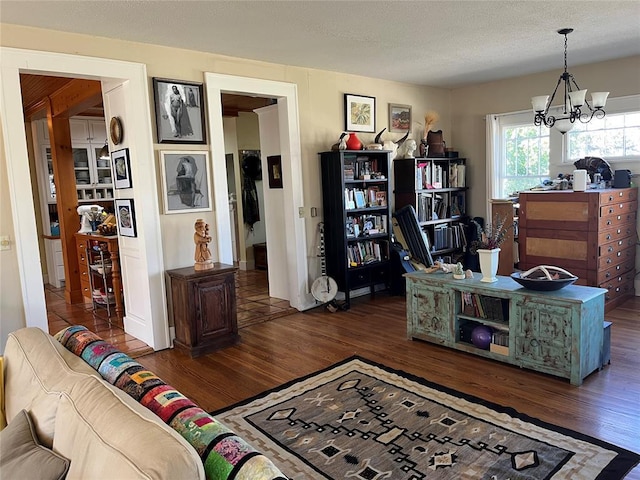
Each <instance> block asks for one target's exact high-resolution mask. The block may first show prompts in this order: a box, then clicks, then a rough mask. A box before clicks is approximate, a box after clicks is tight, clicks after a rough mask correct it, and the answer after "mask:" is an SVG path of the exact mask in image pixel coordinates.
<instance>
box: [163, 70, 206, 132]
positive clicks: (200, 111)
mask: <svg viewBox="0 0 640 480" xmlns="http://www.w3.org/2000/svg"><path fill="white" fill-rule="evenodd" d="M203 94H204V88H203V86H202V83H192V82H184V81H181V80H169V79H166V78H154V79H153V95H154V98H155V104H156V129H157V134H158V143H190V144H204V143H206V131H205V120H204V110H205V108H204V95H203Z"/></svg>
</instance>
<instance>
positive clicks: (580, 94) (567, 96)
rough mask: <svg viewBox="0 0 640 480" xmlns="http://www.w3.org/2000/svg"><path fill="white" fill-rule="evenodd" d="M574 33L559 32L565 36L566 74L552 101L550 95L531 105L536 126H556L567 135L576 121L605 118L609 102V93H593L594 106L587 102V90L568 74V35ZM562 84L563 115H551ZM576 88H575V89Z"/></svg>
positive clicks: (553, 94) (569, 31) (562, 75)
mask: <svg viewBox="0 0 640 480" xmlns="http://www.w3.org/2000/svg"><path fill="white" fill-rule="evenodd" d="M571 32H573V29H572V28H563V29H561V30H558V33H559V34H560V35H564V72H563V73H562V74H561V75H560V78H558V82H557V83H556V88H555V89H554V90H553V93H552V94H551V100H549V96H548V95H541V96H537V97H533V98H532V99H531V103H532V105H533V111H534V118H533V123H534V125H535V126H541V125H545V126H546V127H548V128H551V127H553V126H554V125H555V126H556V127H557V128H558V130H560V132H562V133H566V132H568V131H569V130H571V128H573V124H574V123H575V121H576V119H577V120H580V122H581V123H588V122H590V121H591V120H592V119H593V117H595V118H598V119H601V118H604V116H605V111H604V106H605V103H606V101H607V96H608V95H609V92H593V93H592V94H591V97H592V103H593V106H592V105H591V104H590V103H589V102H588V101H587V99H586V98H585V97H586V94H587V91H586V90H581V89H580V87H579V86H578V83H577V82H576V80H575V78H574V77H573V75H571V74H570V73H569V72H568V67H567V35H568V34H570V33H571ZM560 83H562V84H563V86H564V102H563V105H562V115H560V116H555V115H549V109H550V108H551V105H552V104H553V100H554V99H555V96H556V93H557V92H558V87H559V86H560ZM574 87H575V88H574ZM584 105H586V106H587V109H588V112H584V113H583V111H582V107H583V106H584Z"/></svg>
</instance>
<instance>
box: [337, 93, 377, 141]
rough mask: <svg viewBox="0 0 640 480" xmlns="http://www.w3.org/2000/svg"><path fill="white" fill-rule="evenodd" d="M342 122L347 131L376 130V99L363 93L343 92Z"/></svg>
mask: <svg viewBox="0 0 640 480" xmlns="http://www.w3.org/2000/svg"><path fill="white" fill-rule="evenodd" d="M344 123H345V130H347V131H349V132H371V133H373V132H375V131H376V99H375V97H367V96H364V95H352V94H350V93H345V94H344Z"/></svg>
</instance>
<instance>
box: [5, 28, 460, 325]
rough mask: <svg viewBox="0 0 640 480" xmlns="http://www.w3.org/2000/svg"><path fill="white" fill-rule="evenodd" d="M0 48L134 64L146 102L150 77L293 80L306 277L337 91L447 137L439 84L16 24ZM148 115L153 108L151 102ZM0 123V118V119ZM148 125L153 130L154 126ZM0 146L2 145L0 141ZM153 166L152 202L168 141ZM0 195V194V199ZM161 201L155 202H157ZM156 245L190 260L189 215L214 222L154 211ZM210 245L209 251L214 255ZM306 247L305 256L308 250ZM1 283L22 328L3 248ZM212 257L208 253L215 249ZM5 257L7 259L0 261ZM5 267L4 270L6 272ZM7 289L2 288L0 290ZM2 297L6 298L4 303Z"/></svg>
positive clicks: (339, 123)
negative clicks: (394, 109)
mask: <svg viewBox="0 0 640 480" xmlns="http://www.w3.org/2000/svg"><path fill="white" fill-rule="evenodd" d="M0 27H1V28H0V45H2V46H6V47H15V48H24V49H32V50H41V51H51V52H62V53H71V54H76V55H86V56H89V57H100V58H110V59H118V60H126V61H131V62H139V63H142V64H144V65H145V66H146V69H147V75H148V88H149V96H150V98H151V99H153V92H152V82H151V78H152V77H161V78H175V79H180V80H185V81H194V82H203V80H204V72H216V73H224V74H229V75H237V76H244V77H253V78H260V79H266V80H275V81H280V82H287V83H292V84H295V85H296V88H297V95H298V103H299V123H300V135H301V138H300V141H301V148H302V152H301V153H302V159H303V163H302V176H303V185H302V189H303V191H304V208H305V211H306V212H307V215H308V212H309V211H310V208H311V207H317V208H318V211H319V213H320V215H319V216H318V217H316V218H309V217H308V216H307V218H305V233H306V238H307V244H308V245H307V258H308V261H309V272H308V275H309V280H311V279H313V278H315V277H317V276H318V275H319V273H320V265H319V262H318V259H317V257H316V255H315V252H312V251H311V250H312V248H311V246H312V245H313V242H314V241H315V238H316V232H317V224H318V222H320V221H321V220H322V209H321V204H322V191H321V188H320V162H319V160H318V152H320V151H324V150H327V149H329V148H330V146H331V145H332V144H333V143H335V142H336V141H337V139H338V137H339V135H340V133H341V132H342V131H343V129H344V112H343V110H344V105H343V102H344V98H343V94H344V93H355V94H362V95H369V96H373V97H375V98H376V114H377V118H376V130H377V131H380V130H382V128H384V127H387V126H388V118H387V117H388V113H387V112H388V104H389V103H401V104H408V105H412V106H413V114H414V119H415V120H416V121H415V122H414V128H413V130H414V132H416V134H419V132H420V131H421V130H422V127H421V125H418V123H417V122H419V121H421V120H422V117H423V116H424V112H426V111H428V110H436V111H438V112H439V113H440V115H441V121H440V123H439V124H438V125H437V127H438V128H442V129H443V131H444V132H445V138H446V139H447V142H448V143H449V142H450V138H451V137H450V136H449V135H448V133H447V132H451V131H452V130H451V115H450V107H449V104H450V94H449V92H448V90H446V89H439V88H429V87H420V86H417V85H407V84H402V83H397V82H390V81H386V80H378V79H373V78H366V77H359V76H354V75H345V74H341V73H335V72H327V71H321V70H314V69H309V68H298V67H291V66H287V65H275V64H269V63H265V62H257V61H249V60H244V59H238V58H232V57H226V56H222V55H213V54H208V53H203V52H195V51H188V50H181V49H175V48H167V47H160V46H154V45H147V44H140V43H134V42H125V41H119V40H111V39H106V38H99V37H93V36H89V35H76V34H68V33H61V32H55V31H50V30H43V29H37V28H30V27H20V26H15V25H7V24H2V25H0ZM150 108H151V112H150V113H151V115H152V117H153V115H154V112H153V105H152V104H150ZM0 121H2V120H0ZM148 128H149V129H150V130H151V131H152V132H153V133H154V134H155V126H154V125H149V126H148ZM374 136H375V134H362V135H360V137H361V139H362V140H363V142H365V143H366V142H370V141H372V140H373V138H374ZM400 136H401V135H400V134H388V133H387V134H386V135H385V137H384V138H386V139H398V138H399V137H400ZM0 147H2V151H4V145H0ZM153 148H154V150H155V159H153V160H154V162H153V163H154V164H155V167H156V172H155V178H157V184H156V186H155V189H151V190H150V191H148V192H146V194H147V195H156V200H157V202H156V203H160V200H161V199H160V192H161V190H162V189H161V185H160V183H159V179H160V175H159V165H158V159H159V151H161V150H176V146H175V145H167V144H155V145H154V147H153ZM207 148H208V146H207V145H201V146H199V145H179V149H180V150H206V149H207ZM0 171H2V172H5V171H6V159H5V158H0ZM3 175H4V176H3V177H0V192H2V193H1V194H0V195H3V196H6V195H7V193H6V192H7V191H8V188H7V179H6V174H5V173H3ZM0 198H1V197H0ZM160 204H161V203H160ZM0 217H1V218H2V221H1V222H0V235H4V234H8V235H11V236H12V237H13V226H12V222H11V219H12V213H11V208H10V202H9V201H3V202H2V205H0ZM159 218H160V232H161V238H160V239H159V242H160V243H161V244H162V247H163V251H162V256H163V260H164V263H165V265H164V266H165V268H166V269H171V268H178V267H183V266H185V265H189V264H191V263H192V262H193V260H192V258H193V251H192V250H193V249H192V243H193V240H192V235H193V224H194V222H195V220H196V218H204V219H205V220H206V221H207V222H208V223H209V224H210V225H212V228H211V231H212V233H214V239H213V242H216V241H217V238H215V234H216V232H215V229H214V228H213V225H215V222H216V213H215V212H204V213H200V214H198V213H196V214H173V215H164V214H162V212H161V213H160V217H159ZM213 251H214V250H212V252H213ZM309 252H310V253H309ZM1 255H2V257H1V258H2V282H3V283H2V285H3V286H4V283H5V282H6V283H7V288H3V289H2V299H3V301H2V305H1V306H0V322H2V323H4V321H5V318H12V319H15V320H13V323H11V324H10V325H11V326H10V327H9V328H10V329H11V330H13V329H15V328H16V326H24V324H25V319H24V313H22V312H18V311H16V308H15V307H17V306H18V305H14V303H13V302H14V300H16V299H19V298H20V292H17V293H18V294H17V295H16V289H17V288H19V286H18V285H15V283H10V279H11V278H12V277H13V278H16V277H17V276H18V269H17V257H16V255H15V250H13V251H9V252H2V254H1ZM214 255H215V254H214ZM5 257H7V259H6V260H5ZM5 265H6V266H7V268H6V269H5ZM5 292H6V293H5ZM5 295H7V299H8V301H5V300H4V299H5Z"/></svg>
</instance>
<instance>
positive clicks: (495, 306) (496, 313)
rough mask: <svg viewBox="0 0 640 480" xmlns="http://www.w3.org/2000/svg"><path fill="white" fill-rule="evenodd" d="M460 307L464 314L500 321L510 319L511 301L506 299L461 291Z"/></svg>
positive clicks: (504, 321) (503, 321)
mask: <svg viewBox="0 0 640 480" xmlns="http://www.w3.org/2000/svg"><path fill="white" fill-rule="evenodd" d="M460 300H461V305H460V309H461V311H462V313H463V314H465V315H468V316H471V317H477V318H482V319H486V320H491V321H494V322H498V323H505V324H507V322H508V321H509V302H508V300H506V299H503V298H498V297H491V296H488V295H480V294H478V293H469V292H460Z"/></svg>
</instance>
